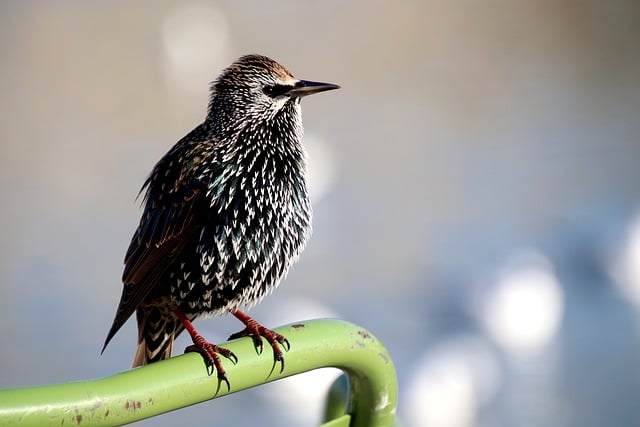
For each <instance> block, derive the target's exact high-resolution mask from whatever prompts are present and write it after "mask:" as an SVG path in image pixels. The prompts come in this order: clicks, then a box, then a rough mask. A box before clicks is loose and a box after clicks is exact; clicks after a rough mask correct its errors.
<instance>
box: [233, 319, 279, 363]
mask: <svg viewBox="0 0 640 427" xmlns="http://www.w3.org/2000/svg"><path fill="white" fill-rule="evenodd" d="M232 314H233V315H234V316H236V317H237V318H238V320H240V321H241V322H242V323H244V324H245V326H246V327H245V328H244V329H243V330H241V331H240V332H236V333H235V334H232V335H231V336H230V337H229V339H235V338H240V337H251V338H252V339H253V343H254V346H255V347H256V350H257V352H258V354H262V349H263V345H262V338H263V337H264V339H266V340H267V342H268V343H269V345H271V348H272V349H273V361H274V363H278V362H280V364H281V366H280V373H282V372H284V355H283V354H282V350H281V349H280V346H282V347H283V348H284V349H285V351H289V350H290V349H291V344H290V343H289V340H288V339H286V338H285V337H284V336H283V335H281V334H279V333H277V332H275V331H272V330H271V329H268V328H266V327H264V326H262V325H261V324H259V323H258V322H256V321H255V320H253V319H252V318H251V317H249V316H247V315H246V314H244V313H243V312H241V311H239V310H236V311H233V312H232Z"/></svg>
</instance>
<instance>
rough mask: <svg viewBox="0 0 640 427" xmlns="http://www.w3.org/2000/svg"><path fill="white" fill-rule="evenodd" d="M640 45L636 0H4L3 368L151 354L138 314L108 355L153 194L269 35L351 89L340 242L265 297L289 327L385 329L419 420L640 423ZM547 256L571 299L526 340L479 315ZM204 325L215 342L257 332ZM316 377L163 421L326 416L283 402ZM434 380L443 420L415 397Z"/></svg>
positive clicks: (323, 116) (322, 227) (271, 319)
mask: <svg viewBox="0 0 640 427" xmlns="http://www.w3.org/2000/svg"><path fill="white" fill-rule="evenodd" d="M194 10H195V11H197V13H194V12H193V11H194ZM202 17H204V19H202ZM208 24H209V26H208ZM198 40H199V42H198ZM639 42H640V7H639V6H638V5H637V4H635V3H634V2H623V1H609V2H596V1H590V2H589V1H584V2H570V1H550V0H548V1H539V2H504V1H496V0H491V1H484V2H470V1H459V2H447V1H426V2H418V1H415V2H410V1H405V2H391V1H374V2H364V1H353V2H336V1H329V2H322V3H320V2H296V1H291V0H290V1H279V2H273V3H269V4H268V5H267V4H263V3H262V2H258V1H250V2H231V1H223V2H194V1H189V2H177V1H170V0H164V1H161V2H150V1H147V2H136V3H133V4H132V3H130V2H124V1H116V2H109V3H98V2H88V3H85V2H76V1H64V2H56V3H55V4H54V3H52V2H44V1H41V2H17V1H14V2H11V1H5V2H2V3H0V93H2V98H1V99H0V120H1V123H2V126H0V138H1V141H2V144H1V145H0V195H1V196H2V203H1V204H0V218H2V221H0V235H2V239H1V240H0V254H1V256H0V282H1V283H2V286H1V287H0V297H1V298H2V301H3V302H4V304H3V307H4V310H2V311H0V320H1V321H2V324H3V325H4V327H3V332H4V336H5V343H4V345H3V346H1V347H0V385H1V386H2V387H14V386H28V385H34V384H43V383H52V382H61V381H72V380H80V379H85V378H94V377H101V376H106V375H110V374H113V373H115V372H118V371H120V370H124V369H127V367H128V366H129V363H130V360H131V357H132V353H133V346H134V341H135V331H134V326H133V324H128V325H126V327H125V328H124V330H123V331H122V332H121V333H120V334H119V335H118V336H117V337H116V338H115V340H114V341H113V343H112V344H110V347H109V348H108V349H107V351H106V352H105V354H104V355H103V356H99V350H100V348H101V345H102V342H103V339H104V336H105V334H106V332H107V328H108V326H109V325H110V322H111V320H112V316H113V313H114V311H115V308H116V304H117V301H118V298H119V296H120V286H121V285H120V274H121V269H122V257H123V254H124V250H125V248H126V246H127V244H128V241H129V238H130V236H131V233H132V232H133V230H134V227H135V226H136V224H137V221H138V218H139V214H140V211H139V209H138V204H137V203H136V202H135V201H134V199H135V195H136V193H137V191H138V189H139V186H140V185H141V184H142V182H143V180H144V178H145V176H146V174H147V173H148V172H149V170H150V169H151V167H152V166H153V164H154V163H155V162H156V161H157V160H158V158H159V157H160V156H161V155H162V154H163V153H164V152H166V150H168V148H169V147H170V146H171V145H173V143H174V142H175V141H177V140H178V139H179V138H180V137H181V136H183V135H184V134H185V133H186V132H188V131H189V130H190V129H192V128H193V127H194V126H195V125H196V124H198V123H199V121H201V120H202V118H203V116H204V113H205V107H206V102H207V92H206V91H207V87H208V82H209V81H210V80H212V79H213V78H214V77H215V76H216V75H217V73H218V72H219V71H220V68H221V67H224V66H225V65H227V64H228V63H230V62H231V61H232V60H233V59H235V57H237V56H240V55H241V54H244V53H250V52H258V53H263V54H267V55H270V56H272V57H274V58H275V59H277V60H279V61H281V62H282V63H284V64H285V65H286V66H287V67H289V68H290V69H291V71H293V73H294V74H295V75H296V76H298V77H301V78H308V79H315V80H321V81H330V82H335V83H338V84H340V85H342V87H343V89H341V90H340V91H336V92H332V93H330V94H327V95H322V96H318V97H317V98H314V99H309V100H305V103H304V108H303V109H304V121H305V127H306V129H307V132H308V133H309V134H310V136H313V140H310V141H309V142H310V143H313V145H314V146H315V148H316V150H310V151H311V153H312V154H313V153H314V151H315V153H316V155H317V159H319V160H322V161H318V162H317V163H315V164H314V163H313V161H314V159H313V158H312V159H311V160H312V164H311V170H312V171H314V173H315V174H316V176H315V177H314V179H315V181H316V182H320V183H324V184H322V185H324V187H322V188H323V189H322V195H321V197H318V198H317V199H316V203H315V221H314V230H315V231H314V236H313V238H312V241H311V243H310V245H309V247H308V249H307V251H306V252H305V253H304V255H303V257H302V259H301V261H300V262H299V264H297V265H296V266H295V267H294V269H293V270H292V272H291V274H289V277H288V278H287V280H286V281H285V282H284V283H283V285H282V287H281V288H279V289H278V291H277V292H275V293H274V294H273V296H272V297H270V298H268V299H266V300H265V302H264V303H263V304H262V305H260V306H259V307H258V308H256V310H255V311H253V312H252V313H254V314H256V316H258V318H259V319H261V320H266V321H265V323H267V324H271V325H272V326H276V325H277V324H280V323H284V322H288V321H293V320H296V319H298V318H306V317H313V316H316V315H321V314H319V313H324V312H326V310H328V311H330V312H335V313H339V314H340V315H341V316H342V317H344V318H345V319H348V320H350V321H353V322H356V323H359V324H361V325H363V326H365V327H367V328H369V329H370V330H372V331H373V332H374V333H375V334H376V335H377V336H378V337H379V338H380V339H381V340H382V341H383V342H385V343H386V344H387V346H388V347H389V349H390V352H391V354H392V356H393V357H394V361H395V363H396V366H397V369H398V375H399V379H400V388H401V394H400V398H401V401H400V405H401V406H400V415H401V416H402V417H403V418H404V419H405V423H406V424H407V425H408V426H416V427H419V426H425V425H437V424H434V423H437V422H438V421H437V420H448V421H447V422H448V423H450V425H476V426H539V425H545V426H569V425H576V426H600V425H603V424H606V423H609V424H611V423H612V422H613V423H614V424H615V425H635V424H638V423H640V410H638V409H637V405H636V404H635V398H634V397H635V396H637V395H638V392H640V375H639V372H640V371H639V370H638V368H637V360H640V339H639V335H638V325H639V323H638V306H637V302H636V300H635V299H634V298H635V297H633V293H629V292H628V291H625V289H629V286H632V285H633V283H632V284H631V285H629V283H628V281H629V280H631V281H632V282H635V281H637V280H638V278H637V277H635V276H633V275H630V274H627V273H624V272H625V271H626V272H629V271H631V272H633V271H635V270H634V269H633V264H631V267H630V266H629V265H628V262H627V264H625V262H626V261H625V260H633V259H637V258H633V256H631V255H629V254H628V253H627V252H625V250H627V249H628V248H629V247H633V245H631V244H629V243H628V238H630V236H631V235H632V231H633V227H632V224H633V223H634V221H636V220H637V218H638V215H639V214H640V211H639V210H638V209H639V207H640V206H639V203H638V202H639V201H640V185H639V183H640V168H639V167H638V164H639V161H640V142H639V141H638V135H640V121H639V120H638V117H639V113H640V85H639V84H638V77H637V76H638V75H640V49H639V48H638V46H640V43H639ZM176 64H177V65H176ZM181 64H182V65H184V66H181ZM318 141H319V142H318ZM314 142H315V143H314ZM314 165H315V168H314ZM327 174H328V175H327ZM528 251H534V252H535V253H537V254H539V256H541V257H543V259H545V260H546V261H545V263H548V266H549V270H546V271H550V272H552V274H553V280H554V282H553V283H557V284H558V289H559V291H558V292H559V294H558V295H560V298H562V305H561V311H560V312H559V313H560V315H559V316H560V318H559V320H558V321H557V322H556V323H554V322H551V323H550V324H551V325H552V329H550V330H549V331H548V337H547V338H545V340H543V341H541V343H542V344H540V345H539V346H536V347H535V348H533V347H531V348H529V347H528V349H527V350H526V351H525V352H522V351H521V350H517V351H514V349H513V348H511V347H509V346H508V345H507V346H505V345H504V341H501V340H500V339H498V338H496V337H495V336H493V335H492V333H491V328H487V327H486V324H485V323H483V320H482V319H483V317H482V315H481V314H479V313H482V310H483V308H482V307H490V308H491V310H500V308H499V307H501V305H500V304H502V303H504V301H512V300H510V299H509V298H506V299H505V298H502V299H501V298H498V299H497V300H496V301H493V302H492V298H493V295H499V294H500V293H499V292H496V289H497V288H496V287H498V288H500V286H503V285H504V282H501V277H503V276H502V275H503V274H504V272H505V271H510V270H509V269H511V268H512V267H513V265H512V263H513V259H514V258H513V257H514V256H517V254H520V253H523V252H528ZM625 265H626V267H625ZM621 269H622V270H621ZM621 282H624V283H622V284H621ZM501 283H502V285H501ZM508 283H516V282H508ZM619 285H620V286H619ZM507 286H508V287H510V286H512V285H507ZM514 286H518V285H514ZM635 286H637V284H636V285H635ZM532 289H535V288H532ZM554 289H555V288H554ZM621 290H622V291H621ZM534 292H535V291H534ZM520 295H522V294H520ZM524 295H525V301H526V294H524ZM536 295H537V294H536ZM305 299H306V300H308V301H310V302H312V303H313V305H311V306H310V305H306V304H305V303H302V302H295V301H302V300H305ZM356 300H357V301H358V303H357V304H355V303H354V301H356ZM536 300H537V301H539V299H537V298H536ZM292 301H294V302H292ZM515 301H521V300H518V299H516V300H515ZM543 301H544V299H543ZM506 304H507V307H506V308H505V309H506V310H507V313H509V311H508V310H509V309H510V307H511V306H510V304H512V303H510V302H507V303H506ZM294 305H295V307H293V306H294ZM533 305H535V304H533ZM316 306H318V307H320V308H318V309H312V308H309V307H316ZM525 307H527V306H526V304H525ZM543 307H544V304H543ZM294 308H296V309H295V310H294ZM297 308H301V309H302V310H298V309H297ZM511 308H513V307H511ZM301 311H302V312H301ZM532 313H534V314H532V315H531V319H536V318H537V317H536V316H545V314H544V313H546V311H545V310H544V309H536V310H534V311H532ZM495 318H498V319H507V320H503V321H504V322H507V321H509V322H510V320H508V319H513V317H509V316H508V315H507V316H506V317H503V318H501V317H499V316H496V317H495ZM516 318H517V317H516ZM527 318H528V317H527V316H525V317H524V319H525V320H524V323H523V324H524V326H523V328H525V329H526V328H529V327H530V326H531V325H532V324H533V323H531V322H534V320H532V321H531V322H529V323H527V321H526V319H527ZM494 321H495V320H494ZM198 324H199V325H200V328H202V329H203V330H204V331H206V334H207V337H209V338H211V339H212V340H213V339H224V337H225V336H227V335H228V334H229V333H230V332H233V331H235V330H236V329H237V328H238V325H237V322H235V321H233V320H231V319H208V320H203V321H200V322H199V323H198ZM554 325H555V326H554ZM507 326H510V325H507ZM511 326H512V325H511ZM534 326H535V325H534ZM511 329H514V328H511ZM517 329H518V328H515V330H516V333H517ZM523 330H524V329H523ZM528 330H530V329H528ZM460 337H463V338H460ZM184 342H185V343H186V340H185V341H184ZM461 343H463V344H461ZM469 343H471V344H469ZM179 347H180V345H178V348H179ZM478 349H481V350H478ZM477 352H480V353H481V356H478V357H481V360H482V363H480V364H478V363H476V362H470V360H471V361H474V360H475V361H477V360H479V359H469V357H470V356H469V354H475V353H477ZM487 367H488V368H487ZM487 370H489V372H488V373H487ZM482 375H485V377H486V376H487V375H490V379H491V381H493V382H492V383H491V384H492V385H491V388H490V392H487V391H486V390H487V389H486V387H485V388H483V387H484V386H483V385H482V384H485V382H483V381H485V380H486V378H485V377H483V376H482ZM416 378H425V381H426V382H425V383H424V384H422V383H420V384H419V383H417V382H416V381H417V380H416ZM482 378H485V380H483V379H482ZM319 387H320V386H319ZM291 390H294V389H292V388H287V387H281V386H278V385H276V384H272V385H268V386H265V387H262V388H258V389H256V390H252V391H249V392H246V393H240V394H238V395H233V396H229V397H227V398H225V399H221V400H216V401H213V402H210V403H205V404H202V405H197V406H195V407H192V408H187V409H184V410H181V411H178V412H176V413H173V414H168V415H166V416H163V417H160V418H158V419H154V420H152V421H147V422H146V423H148V424H149V425H151V424H153V425H175V424H176V423H181V424H184V423H189V424H205V423H207V424H210V423H211V420H212V419H215V421H216V422H217V423H218V424H221V425H229V424H231V423H232V422H234V423H235V425H248V424H249V423H255V422H256V421H257V420H260V422H261V423H262V424H263V425H274V426H275V425H278V426H282V425H291V426H299V425H312V424H308V423H309V422H310V421H309V420H303V419H299V418H296V414H295V412H293V411H288V412H284V411H286V409H285V408H284V407H283V406H281V404H280V403H274V400H269V399H268V398H267V397H268V396H269V395H273V396H277V395H282V393H284V395H285V396H286V393H292V391H291ZM439 391H441V392H439ZM278 393H280V394H278ZM461 393H462V394H461ZM460 396H464V399H461V398H460ZM429 397H431V399H432V400H435V402H439V404H438V405H434V406H432V407H429V410H430V411H431V412H429V413H428V414H427V415H424V414H422V415H421V414H420V412H417V411H416V410H415V405H414V403H412V402H416V401H417V402H420V401H424V404H425V405H429V401H428V399H429ZM314 399H315V400H317V399H316V398H314ZM280 401H282V400H280ZM275 402H278V400H277V399H276V401H275ZM457 404H459V405H458V406H456V405H457ZM248 405H251V407H252V408H255V410H252V411H246V410H243V409H245V408H246V407H247V406H248ZM298 405H302V403H298ZM309 405H312V404H311V403H309ZM438 408H444V409H446V410H448V411H449V412H450V413H453V414H458V415H459V416H458V417H457V418H446V416H447V413H445V412H440V413H437V412H435V413H434V412H433V411H437V410H438ZM456 411H457V412H456ZM462 411H464V412H462ZM280 412H283V413H286V414H287V416H286V417H283V416H281V415H279V413H280ZM416 414H417V415H416ZM212 417H214V418H212ZM285 418H286V419H285ZM178 420H179V421H178ZM232 420H233V421H232ZM429 420H432V422H431V423H430V424H428V421H429ZM434 420H436V421H434ZM305 423H307V424H305ZM142 424H144V423H142Z"/></svg>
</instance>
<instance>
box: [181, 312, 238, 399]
mask: <svg viewBox="0 0 640 427" xmlns="http://www.w3.org/2000/svg"><path fill="white" fill-rule="evenodd" d="M172 311H173V313H174V314H175V315H176V317H178V319H180V322H182V324H183V326H184V328H185V329H186V330H187V332H188V333H189V335H191V340H192V341H193V345H190V346H188V347H187V348H185V349H184V352H185V353H190V352H198V353H200V354H201V355H202V357H203V358H204V360H205V362H206V363H207V367H208V368H210V367H213V368H215V370H216V372H217V374H218V381H220V382H223V383H225V384H226V385H227V391H230V390H231V385H230V384H229V379H228V378H227V374H226V373H225V371H224V368H223V367H222V362H221V361H220V357H219V356H218V355H219V354H220V355H222V356H224V357H226V358H227V359H229V360H231V362H233V364H234V365H235V364H236V363H238V357H237V356H236V355H235V354H234V353H233V352H232V351H231V350H228V349H226V348H223V347H219V346H217V345H215V344H211V343H210V342H207V341H206V340H205V339H204V338H203V337H202V335H200V334H199V333H198V331H196V329H195V328H194V327H193V324H191V321H190V320H189V319H188V318H187V316H185V315H184V313H182V311H181V310H180V309H179V308H177V307H175V308H173V309H172ZM211 374H213V372H210V373H209V375H211Z"/></svg>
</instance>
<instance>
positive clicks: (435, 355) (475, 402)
mask: <svg viewBox="0 0 640 427" xmlns="http://www.w3.org/2000/svg"><path fill="white" fill-rule="evenodd" d="M501 377H502V375H501V371H500V368H499V366H498V362H497V360H496V357H495V354H494V352H493V351H492V349H491V348H490V346H489V345H487V343H486V342H484V341H482V340H481V339H479V338H478V337H475V336H471V335H463V336H459V337H455V338H452V339H450V340H447V341H445V342H444V343H443V344H441V345H439V346H438V347H436V348H435V349H433V350H432V351H429V352H427V353H426V354H425V355H424V356H423V358H422V360H421V361H420V362H418V365H417V368H416V371H415V372H414V373H413V374H412V375H411V378H412V381H411V383H410V384H409V387H408V392H407V394H406V396H407V413H406V417H407V420H408V424H409V425H413V426H416V427H440V426H447V427H465V426H470V425H473V424H474V421H475V417H476V413H477V410H478V408H479V407H480V406H481V405H482V404H485V403H487V402H489V401H490V400H491V399H492V398H493V397H494V396H495V394H496V391H497V390H498V388H499V386H500V384H501V381H502V378H501Z"/></svg>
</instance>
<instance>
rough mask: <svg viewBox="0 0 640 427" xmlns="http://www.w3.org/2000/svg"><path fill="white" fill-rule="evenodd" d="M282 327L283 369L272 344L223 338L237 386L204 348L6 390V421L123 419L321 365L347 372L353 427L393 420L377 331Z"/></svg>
mask: <svg viewBox="0 0 640 427" xmlns="http://www.w3.org/2000/svg"><path fill="white" fill-rule="evenodd" d="M276 331H277V332H279V333H281V334H283V335H284V336H286V337H287V339H288V340H289V342H290V343H291V349H290V350H289V351H288V352H287V353H285V360H286V365H285V369H284V372H283V373H282V374H280V372H279V371H280V366H279V365H278V366H276V365H275V364H274V361H273V357H272V353H271V349H270V348H269V347H268V345H267V346H265V349H264V352H263V354H261V355H257V354H256V350H255V348H254V346H253V342H252V340H251V339H249V338H242V339H239V340H234V341H230V342H228V343H225V344H224V347H226V348H228V349H229V350H231V351H233V352H234V353H235V354H236V355H237V356H238V359H239V362H238V364H237V365H233V364H232V363H231V362H230V361H228V360H225V359H223V361H222V363H223V365H224V368H225V370H226V372H227V376H228V378H229V381H230V383H231V390H230V391H227V387H226V385H225V384H220V383H219V382H218V379H217V376H216V375H215V374H214V375H209V374H208V373H207V367H206V366H205V363H204V361H203V359H202V357H201V356H200V355H199V354H197V353H188V354H185V355H182V356H178V357H173V358H171V359H169V360H166V361H162V362H158V363H154V364H151V365H148V366H145V367H142V368H138V369H133V370H130V371H126V372H122V373H120V374H116V375H113V376H111V377H107V378H102V379H98V380H93V381H82V382H75V383H66V384H57V385H46V386H39V387H29V388H18V389H7V390H0V425H24V426H43V425H67V426H69V425H71V426H72V425H96V426H110V425H121V424H126V423H131V422H134V421H138V420H142V419H145V418H149V417H153V416H155V415H159V414H163V413H165V412H169V411H172V410H175V409H179V408H184V407H186V406H190V405H194V404H196V403H200V402H204V401H206V400H210V399H214V398H217V397H220V396H224V395H226V394H229V393H235V392H239V391H242V390H245V389H248V388H250V387H255V386H257V385H260V384H264V383H267V382H270V381H275V380H278V379H280V378H285V377H288V376H291V375H297V374H300V373H302V372H306V371H310V370H313V369H317V368H322V367H336V368H339V369H342V370H343V371H344V372H345V373H346V375H347V377H348V379H349V402H348V404H347V406H346V408H347V409H346V412H347V414H349V416H350V417H351V418H350V422H351V426H352V427H383V426H384V427H388V426H391V425H392V424H393V419H394V415H395V410H396V404H397V382H396V375H395V370H394V367H393V362H392V361H391V358H390V357H389V354H388V353H387V350H386V349H385V348H384V346H383V345H382V344H381V343H380V341H378V340H377V339H376V338H375V337H374V336H373V335H372V334H371V333H370V332H368V331H367V330H365V329H363V328H361V327H359V326H357V325H354V324H352V323H348V322H344V321H341V320H333V319H320V320H309V321H303V322H298V323H294V324H290V325H287V326H283V327H281V328H278V329H276ZM341 419H345V417H344V416H341ZM336 422H338V419H336ZM332 424H333V422H329V423H327V424H326V425H332ZM335 425H345V424H342V423H341V422H338V423H337V424H335Z"/></svg>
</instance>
